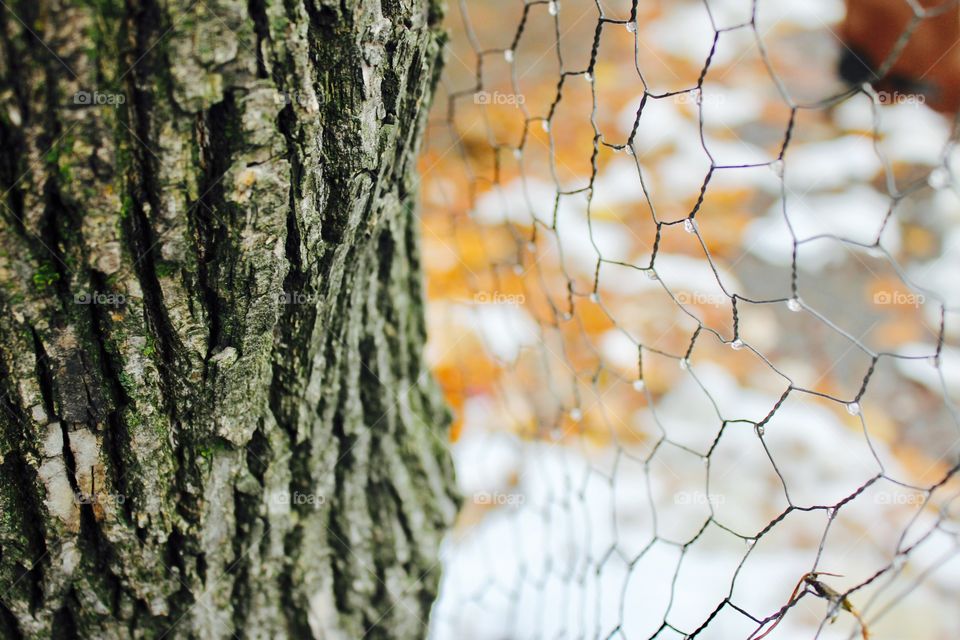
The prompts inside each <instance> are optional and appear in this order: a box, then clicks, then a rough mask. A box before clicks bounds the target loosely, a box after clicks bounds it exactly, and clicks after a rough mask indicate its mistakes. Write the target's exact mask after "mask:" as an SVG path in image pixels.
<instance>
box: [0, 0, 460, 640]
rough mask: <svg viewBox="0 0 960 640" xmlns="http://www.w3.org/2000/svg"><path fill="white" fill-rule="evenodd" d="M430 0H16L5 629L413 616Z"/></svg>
mask: <svg viewBox="0 0 960 640" xmlns="http://www.w3.org/2000/svg"><path fill="white" fill-rule="evenodd" d="M432 1H433V0H408V1H405V2H401V1H399V0H342V1H341V2H333V1H331V0H304V1H303V2H301V1H300V0H242V1H238V0H159V1H156V0H127V1H126V2H125V3H124V2H119V1H118V0H87V1H85V2H77V3H64V2H62V1H61V0H5V4H4V6H3V8H0V38H2V42H0V188H2V193H3V195H2V199H0V202H2V222H0V247H2V248H0V375H2V382H0V395H2V405H3V410H2V411H0V636H2V637H3V638H16V637H31V638H32V637H51V636H52V637H56V638H59V637H62V638H71V637H82V638H128V637H144V638H160V637H165V638H173V637H184V638H188V637H189V638H193V637H195V638H229V637H233V636H236V637H239V638H282V637H295V638H307V637H311V636H312V637H320V638H331V639H333V638H349V639H351V640H352V639H354V638H360V637H362V636H364V634H365V633H368V634H369V635H368V637H371V638H379V637H384V638H386V637H389V638H422V637H423V635H424V633H425V626H426V623H425V620H426V619H427V616H428V614H429V609H430V605H431V603H432V600H433V598H434V595H435V592H436V588H437V583H438V571H439V569H438V564H437V550H438V545H439V541H440V538H441V536H442V534H443V532H444V529H445V527H446V526H447V524H448V523H449V522H450V521H451V519H452V517H453V515H454V513H455V511H456V498H455V496H454V492H453V490H452V471H451V464H450V461H449V458H448V455H447V453H446V450H445V447H444V441H445V437H446V428H447V424H448V422H449V419H448V414H447V410H446V408H445V406H444V405H443V402H442V398H441V397H440V395H439V393H438V390H437V387H436V386H435V384H434V382H433V380H432V379H431V378H430V376H429V375H428V373H427V372H426V371H425V368H424V365H423V362H422V359H421V352H422V347H423V343H424V339H425V328H424V322H423V300H422V297H423V292H422V287H421V272H420V264H419V257H418V250H417V240H416V234H417V225H416V221H415V220H416V219H415V215H414V191H415V179H414V168H415V157H416V152H417V146H418V143H419V139H420V137H421V132H422V129H423V124H424V120H425V118H426V109H427V106H428V105H429V102H430V97H431V92H432V88H433V85H434V84H435V81H436V77H437V73H438V69H439V57H440V49H441V44H442V34H441V32H440V31H439V25H438V23H439V20H440V9H439V8H438V6H436V5H435V4H432ZM428 2H430V3H429V4H428Z"/></svg>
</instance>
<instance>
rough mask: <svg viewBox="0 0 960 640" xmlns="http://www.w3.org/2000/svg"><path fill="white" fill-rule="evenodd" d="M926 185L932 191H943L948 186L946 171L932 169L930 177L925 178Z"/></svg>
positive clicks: (941, 168)
mask: <svg viewBox="0 0 960 640" xmlns="http://www.w3.org/2000/svg"><path fill="white" fill-rule="evenodd" d="M927 184H929V185H930V186H931V187H933V188H934V189H943V188H945V187H947V186H949V184H950V175H949V174H948V173H947V171H946V169H944V168H943V167H940V168H938V169H934V170H933V171H931V172H930V176H929V177H927Z"/></svg>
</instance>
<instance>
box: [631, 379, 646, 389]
mask: <svg viewBox="0 0 960 640" xmlns="http://www.w3.org/2000/svg"><path fill="white" fill-rule="evenodd" d="M645 386H646V383H644V381H643V380H634V381H633V390H634V391H643V388H644V387H645Z"/></svg>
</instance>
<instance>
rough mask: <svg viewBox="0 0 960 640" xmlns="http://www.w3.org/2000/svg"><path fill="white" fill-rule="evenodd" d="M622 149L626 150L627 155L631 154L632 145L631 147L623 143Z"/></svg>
mask: <svg viewBox="0 0 960 640" xmlns="http://www.w3.org/2000/svg"><path fill="white" fill-rule="evenodd" d="M623 150H624V151H626V152H627V155H630V156H632V155H633V147H631V146H630V145H629V144H627V145H624V146H623Z"/></svg>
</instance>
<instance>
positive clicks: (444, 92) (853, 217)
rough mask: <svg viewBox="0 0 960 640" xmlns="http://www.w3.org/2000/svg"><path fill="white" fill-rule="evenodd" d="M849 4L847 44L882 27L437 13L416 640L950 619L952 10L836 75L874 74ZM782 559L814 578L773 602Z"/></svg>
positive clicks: (837, 628)
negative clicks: (422, 607)
mask: <svg viewBox="0 0 960 640" xmlns="http://www.w3.org/2000/svg"><path fill="white" fill-rule="evenodd" d="M857 4H862V5H876V6H868V7H865V9H864V11H865V13H864V16H867V17H868V18H869V17H870V16H871V15H872V16H874V19H875V20H880V17H882V18H883V19H882V20H881V21H880V22H879V23H877V25H874V26H872V27H871V26H870V25H869V24H868V27H867V30H866V33H867V34H868V37H867V38H866V46H868V47H869V46H870V44H871V43H876V42H879V41H881V40H883V39H884V38H886V39H887V40H889V44H890V46H891V47H893V46H894V42H895V41H896V40H897V37H898V36H899V34H900V33H901V32H903V30H904V28H908V27H910V25H911V24H913V23H911V22H910V19H912V18H913V10H912V8H910V5H908V4H907V2H906V1H905V0H890V1H889V2H888V3H884V2H860V3H857V2H851V3H850V5H849V7H850V11H849V12H848V8H847V7H846V6H845V4H844V2H842V0H807V1H805V2H791V1H790V0H757V1H756V2H751V1H750V0H722V1H719V0H709V1H704V0H640V1H639V2H636V3H635V4H631V3H630V2H628V1H625V0H615V1H607V0H605V1H602V2H601V1H597V2H592V1H588V0H562V1H561V2H555V1H538V2H524V0H462V1H461V2H460V3H459V4H457V3H456V2H452V3H451V4H450V6H449V10H448V17H447V23H446V24H447V28H448V29H449V31H450V38H449V42H448V46H447V51H446V69H445V72H444V76H443V79H442V81H441V85H440V88H439V89H438V94H437V97H436V103H435V106H434V109H433V112H432V114H431V118H430V122H429V126H428V134H427V140H426V143H425V145H424V149H423V153H422V157H421V161H420V174H421V180H422V182H421V185H420V189H421V195H422V206H421V209H420V215H421V220H422V247H423V261H424V264H425V268H426V271H427V286H428V296H429V305H428V320H429V331H430V345H429V348H428V354H427V356H428V359H429V362H430V365H431V367H432V369H433V371H434V372H435V374H436V376H437V377H438V379H439V380H440V382H441V384H442V386H443V388H444V391H445V393H446V396H447V399H448V402H449V403H450V405H451V407H452V408H453V410H454V414H455V422H454V425H453V429H452V434H451V440H452V442H451V447H452V448H453V451H454V455H455V459H456V464H457V472H458V476H459V484H460V489H461V491H462V493H463V496H464V504H463V507H462V511H461V513H460V516H459V520H458V523H457V525H456V528H455V530H454V531H453V532H452V533H451V534H450V535H449V536H448V539H447V541H446V543H445V545H444V551H443V560H442V561H443V565H444V568H443V570H444V578H443V582H442V587H441V595H440V599H439V600H438V602H437V603H436V604H435V606H434V610H433V615H432V620H431V633H432V637H434V638H437V639H446V638H457V639H467V640H469V639H490V640H507V639H521V638H586V637H589V638H631V639H632V638H647V637H653V636H656V637H658V638H683V637H687V636H689V635H696V637H700V638H748V637H754V638H756V637H759V636H760V635H762V634H763V633H764V632H767V631H769V635H767V636H766V637H767V638H812V637H815V636H816V637H820V638H859V637H864V638H866V637H868V634H869V637H871V638H875V639H881V638H944V639H948V638H949V639H953V638H957V637H960V608H958V607H957V603H958V602H960V558H958V555H957V551H958V540H960V538H958V534H960V502H958V500H957V497H958V494H960V480H958V476H957V469H956V465H957V463H958V460H960V456H958V454H960V422H958V414H957V408H956V405H955V403H956V401H957V399H958V397H960V345H958V341H960V314H958V311H960V306H958V303H960V287H958V285H957V279H958V277H960V251H958V250H960V226H958V222H960V191H958V187H960V182H958V180H957V175H956V170H957V169H958V168H960V167H958V161H960V152H958V151H957V149H956V147H955V138H956V126H955V121H954V118H953V116H952V115H944V113H942V112H938V111H937V110H935V108H937V109H940V110H941V111H945V110H946V109H944V107H943V106H942V102H943V97H944V96H945V95H948V94H949V93H950V92H951V91H952V90H953V89H955V88H956V87H954V86H953V85H950V86H945V85H942V86H939V87H938V86H936V82H935V81H939V82H941V83H942V82H944V81H942V80H937V78H943V77H946V78H948V80H946V82H947V83H950V82H953V83H960V75H957V74H954V75H951V73H952V71H951V70H950V69H946V70H944V69H945V67H944V65H949V64H954V62H955V61H957V60H958V56H960V47H958V48H957V49H953V45H956V42H957V36H958V34H957V33H955V32H954V31H953V30H951V29H954V28H956V27H957V25H960V18H958V16H957V11H958V9H957V6H956V2H955V1H954V2H946V3H945V4H943V5H942V6H941V7H940V8H933V9H929V11H930V16H933V15H934V12H935V11H936V12H939V13H936V16H939V17H929V16H928V17H926V18H925V20H939V21H940V22H938V23H937V25H938V26H937V29H939V31H938V32H937V33H938V34H939V35H938V36H937V37H940V36H942V38H941V39H940V40H936V42H935V44H936V47H937V48H936V49H935V51H934V52H933V53H935V54H936V55H935V56H934V58H933V59H934V60H935V61H936V62H935V63H934V64H935V65H939V66H938V67H937V68H936V69H935V71H934V72H932V73H931V72H930V69H931V68H932V67H930V65H927V64H921V63H918V64H919V66H917V68H916V73H913V74H912V75H910V74H907V75H910V77H909V78H906V81H905V82H901V83H900V84H897V85H890V86H887V85H885V84H884V83H880V82H876V83H875V84H874V86H865V87H859V86H858V87H856V88H854V89H848V85H847V84H846V83H845V82H844V81H843V80H841V79H840V77H839V76H838V73H837V67H838V64H839V61H840V59H841V58H842V57H843V56H846V57H847V58H850V56H854V58H855V59H857V60H859V59H864V61H865V62H866V63H867V66H870V65H873V66H874V67H881V65H882V62H883V61H882V60H869V59H867V57H868V54H867V53H864V52H862V50H861V47H863V46H864V44H863V43H859V42H853V41H852V40H851V38H852V37H853V36H852V35H851V34H852V33H853V32H852V31H851V28H850V26H849V25H850V20H851V19H853V18H855V17H856V16H852V15H848V13H850V12H852V11H854V10H856V7H855V6H854V5H857ZM884 4H887V5H890V6H893V5H897V10H898V11H899V10H901V9H903V8H904V7H906V8H907V12H906V13H902V12H901V14H902V16H903V22H902V23H900V24H897V23H896V21H895V20H894V19H893V18H891V17H890V15H888V14H886V13H883V12H882V11H879V10H878V9H877V7H878V6H880V5H884ZM921 4H923V5H924V6H928V8H929V5H931V4H932V3H921ZM917 6H919V5H917ZM950 12H953V13H950ZM946 21H949V23H948V22H946ZM915 22H916V24H917V25H919V24H921V23H923V20H920V19H919V18H917V19H916V20H915ZM943 24H949V25H953V26H952V27H950V28H949V29H948V28H947V27H942V26H939V25H943ZM872 28H876V29H878V30H880V31H882V30H883V29H886V30H887V31H889V33H887V34H886V35H884V33H881V32H879V31H878V32H877V33H876V34H875V35H874V33H873V32H872V31H870V29H872ZM861 31H862V30H861ZM930 33H932V31H931V32H930ZM930 33H926V32H923V31H917V32H914V33H913V34H912V37H913V38H914V41H917V42H920V43H921V45H922V44H924V43H926V45H927V48H928V49H929V48H930V47H933V43H934V38H933V36H931V35H930ZM891 34H892V35H891ZM907 35H908V36H911V34H910V33H909V32H908V33H907ZM921 45H916V46H918V47H919V46H921ZM901 50H904V49H902V47H901ZM904 51H906V53H907V54H908V57H909V55H912V54H913V53H914V50H913V49H905V50H904ZM848 61H849V60H848ZM956 70H957V71H960V66H958V67H957V68H956ZM896 71H897V73H898V74H899V75H901V76H902V75H904V74H905V73H906V72H905V71H903V70H902V69H900V68H897V69H896ZM908 71H909V70H908ZM879 75H883V72H882V70H881V72H880V74H879ZM927 76H930V78H927ZM875 77H876V76H874V78H875ZM949 78H955V79H954V80H949ZM932 107H935V108H932ZM813 571H819V572H826V573H831V574H837V575H835V576H820V577H819V578H818V579H819V580H820V581H821V582H822V583H823V584H825V585H828V586H829V587H831V588H832V589H834V590H835V591H837V592H838V593H841V594H844V595H843V596H842V597H841V598H840V599H837V598H834V599H833V600H831V599H830V598H828V597H822V594H819V595H818V594H817V593H814V590H813V589H812V588H808V591H809V593H807V594H806V595H803V596H802V597H800V599H799V600H797V599H795V598H794V599H793V600H792V599H791V596H792V595H795V594H798V593H800V590H802V589H803V585H802V584H800V583H801V582H802V579H803V577H804V576H805V575H806V574H808V573H809V572H813ZM798 584H800V586H799V589H800V590H797V589H798ZM843 597H845V598H846V600H842V598H843ZM788 604H792V606H789V607H786V608H785V609H784V607H785V606H786V605H788ZM845 605H849V608H851V609H853V610H854V612H855V613H851V612H850V611H847V610H845V608H847V607H846V606H845ZM831 619H832V620H833V621H831ZM774 625H776V626H774ZM864 628H866V629H868V631H867V630H865V629H864ZM771 629H772V630H771Z"/></svg>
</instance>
